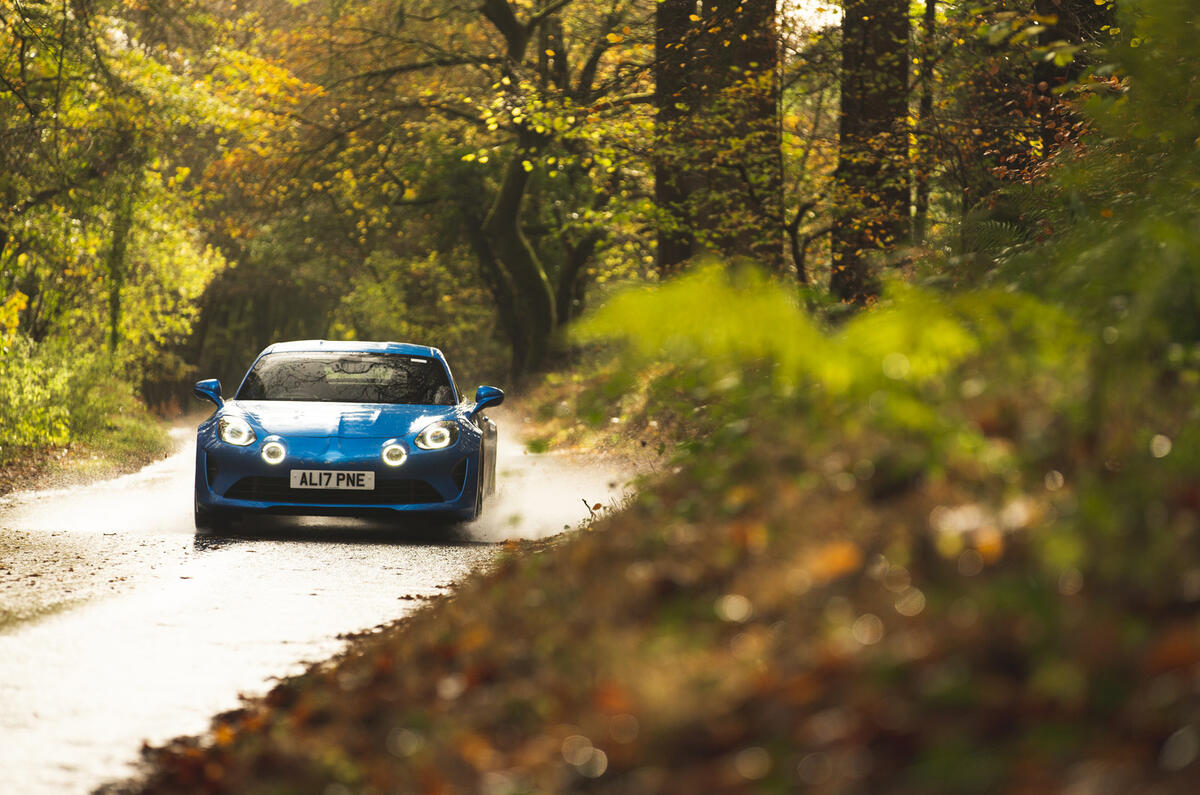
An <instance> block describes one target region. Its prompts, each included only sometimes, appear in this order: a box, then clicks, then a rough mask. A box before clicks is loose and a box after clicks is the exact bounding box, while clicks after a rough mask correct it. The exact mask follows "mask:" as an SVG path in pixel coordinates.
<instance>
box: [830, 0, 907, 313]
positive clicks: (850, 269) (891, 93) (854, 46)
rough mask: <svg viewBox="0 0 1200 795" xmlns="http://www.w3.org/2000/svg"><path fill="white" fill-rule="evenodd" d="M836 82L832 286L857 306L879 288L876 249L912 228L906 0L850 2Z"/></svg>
mask: <svg viewBox="0 0 1200 795" xmlns="http://www.w3.org/2000/svg"><path fill="white" fill-rule="evenodd" d="M841 88H842V98H841V118H840V128H839V135H838V138H839V141H838V143H839V147H840V149H839V153H838V164H837V170H836V172H835V179H836V181H837V184H838V190H839V193H840V196H839V197H838V205H839V206H838V211H837V223H836V227H835V229H834V231H833V243H832V266H833V273H832V276H831V279H830V290H831V291H832V292H833V294H834V295H835V296H837V297H838V298H839V299H841V300H842V301H846V302H850V303H856V304H862V303H865V302H866V301H867V300H868V299H869V298H871V297H872V296H874V295H875V294H876V293H877V292H878V285H877V278H876V276H875V275H874V273H873V272H872V266H873V263H872V258H873V255H874V254H876V253H877V252H882V251H885V250H887V249H888V248H890V247H893V246H895V245H896V244H898V243H900V242H901V241H902V240H903V239H904V237H905V235H906V234H907V232H908V229H909V213H908V202H909V195H908V192H909V188H908V135H907V129H906V124H905V122H906V117H907V111H908V3H907V2H902V1H901V0H847V2H846V3H845V14H844V16H843V19H842V77H841Z"/></svg>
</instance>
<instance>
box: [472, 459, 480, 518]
mask: <svg viewBox="0 0 1200 795" xmlns="http://www.w3.org/2000/svg"><path fill="white" fill-rule="evenodd" d="M479 463H480V464H482V463H483V452H482V451H480V453H479ZM481 513H483V467H482V466H480V468H479V473H478V474H477V475H476V477H475V511H474V513H472V514H471V521H472V522H473V521H475V520H476V519H478V518H479V515H480V514H481Z"/></svg>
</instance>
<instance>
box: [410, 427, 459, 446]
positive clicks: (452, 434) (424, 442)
mask: <svg viewBox="0 0 1200 795" xmlns="http://www.w3.org/2000/svg"><path fill="white" fill-rule="evenodd" d="M457 441H458V423H457V422H454V421H453V420H442V421H440V422H435V423H433V424H432V425H426V426H425V428H424V430H422V431H421V432H420V433H418V434H417V439H416V442H417V447H420V448H421V449H422V450H444V449H446V448H447V447H449V446H450V445H452V444H454V443H455V442H457Z"/></svg>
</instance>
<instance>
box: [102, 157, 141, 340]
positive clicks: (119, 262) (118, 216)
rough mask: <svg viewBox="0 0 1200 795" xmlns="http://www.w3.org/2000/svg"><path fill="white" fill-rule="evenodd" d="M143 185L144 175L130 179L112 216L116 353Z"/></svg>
mask: <svg viewBox="0 0 1200 795" xmlns="http://www.w3.org/2000/svg"><path fill="white" fill-rule="evenodd" d="M140 187H141V178H140V175H139V176H135V177H134V178H133V179H131V180H130V184H129V187H128V189H127V190H126V191H125V195H123V196H121V197H120V199H118V204H117V209H116V212H115V214H114V217H113V233H112V244H111V245H110V246H109V247H108V258H107V262H106V265H107V271H108V350H109V352H110V353H116V351H117V346H118V345H120V343H121V288H123V287H124V286H125V270H126V260H127V259H128V257H127V256H126V252H127V251H128V248H129V233H130V231H131V230H132V229H133V205H134V202H135V200H136V199H137V194H138V191H139V189H140Z"/></svg>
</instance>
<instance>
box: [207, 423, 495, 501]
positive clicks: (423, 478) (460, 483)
mask: <svg viewBox="0 0 1200 795" xmlns="http://www.w3.org/2000/svg"><path fill="white" fill-rule="evenodd" d="M267 438H268V439H273V438H278V437H274V436H271V437H267ZM265 441H266V439H260V440H258V441H256V442H255V443H253V444H251V445H249V446H247V447H236V446H234V445H230V444H227V443H225V442H222V441H220V440H219V439H218V438H217V436H216V433H215V427H211V426H210V427H208V428H205V427H203V426H202V427H201V429H200V432H199V434H198V435H197V440H196V505H197V508H198V509H199V510H204V511H237V512H262V513H291V514H322V515H355V516H358V515H379V514H383V515H387V514H395V513H405V512H412V511H419V512H428V513H438V514H443V515H449V516H452V517H454V518H470V517H471V516H473V515H474V514H475V501H476V495H477V493H478V486H477V481H478V478H479V459H480V456H479V441H478V439H474V438H471V436H470V435H467V434H460V437H459V440H458V442H457V443H456V444H454V445H453V446H451V447H449V448H447V449H445V450H421V449H419V448H417V447H416V446H415V445H412V444H409V445H408V458H407V459H406V460H405V462H404V463H403V464H401V465H400V466H398V467H391V466H388V465H386V464H384V463H383V460H382V458H381V453H382V450H383V443H384V442H385V441H386V440H383V439H359V438H337V437H315V438H314V437H303V438H294V439H286V438H285V439H280V441H282V442H283V444H284V445H285V446H286V448H287V454H286V455H285V457H284V459H283V460H282V461H281V462H280V463H278V464H268V463H267V462H266V461H264V460H263V459H262V456H261V452H262V445H263V443H264V442H265ZM293 469H309V470H314V469H315V470H333V471H348V472H373V473H375V488H374V489H372V490H342V489H293V488H291V485H290V472H291V470H293Z"/></svg>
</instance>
